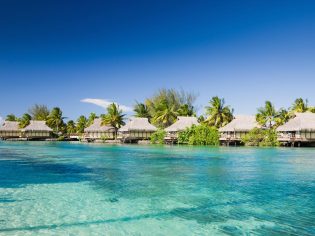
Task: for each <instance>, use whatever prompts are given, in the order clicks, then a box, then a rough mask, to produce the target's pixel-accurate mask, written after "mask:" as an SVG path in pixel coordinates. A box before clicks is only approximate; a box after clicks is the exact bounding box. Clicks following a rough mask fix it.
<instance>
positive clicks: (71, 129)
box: [66, 120, 76, 134]
mask: <svg viewBox="0 0 315 236" xmlns="http://www.w3.org/2000/svg"><path fill="white" fill-rule="evenodd" d="M66 127H67V133H68V134H74V133H75V132H76V127H75V123H74V121H73V120H69V121H68V122H67V126H66Z"/></svg>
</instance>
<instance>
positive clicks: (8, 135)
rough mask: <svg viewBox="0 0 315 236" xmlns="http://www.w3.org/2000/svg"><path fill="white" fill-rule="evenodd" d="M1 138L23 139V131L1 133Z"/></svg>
mask: <svg viewBox="0 0 315 236" xmlns="http://www.w3.org/2000/svg"><path fill="white" fill-rule="evenodd" d="M0 137H1V138H19V137H21V131H14V130H12V131H0Z"/></svg>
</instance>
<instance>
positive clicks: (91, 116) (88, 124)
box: [87, 112, 98, 126]
mask: <svg viewBox="0 0 315 236" xmlns="http://www.w3.org/2000/svg"><path fill="white" fill-rule="evenodd" d="M96 118H98V117H97V115H96V114H95V113H94V112H91V114H90V116H89V119H88V121H87V126H90V125H91V124H93V122H94V120H95V119H96Z"/></svg>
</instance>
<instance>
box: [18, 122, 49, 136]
mask: <svg viewBox="0 0 315 236" xmlns="http://www.w3.org/2000/svg"><path fill="white" fill-rule="evenodd" d="M22 132H23V137H24V138H27V139H46V138H50V137H51V135H52V132H53V130H52V129H51V128H49V127H48V126H47V125H46V122H45V121H38V120H31V121H30V124H29V125H28V126H26V127H25V128H24V129H22Z"/></svg>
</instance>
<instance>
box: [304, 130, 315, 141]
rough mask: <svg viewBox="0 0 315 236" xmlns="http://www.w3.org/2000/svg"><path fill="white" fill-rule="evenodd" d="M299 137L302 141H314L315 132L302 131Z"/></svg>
mask: <svg viewBox="0 0 315 236" xmlns="http://www.w3.org/2000/svg"><path fill="white" fill-rule="evenodd" d="M300 135H301V138H302V139H306V140H315V132H307V131H302V132H301V133H300Z"/></svg>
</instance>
